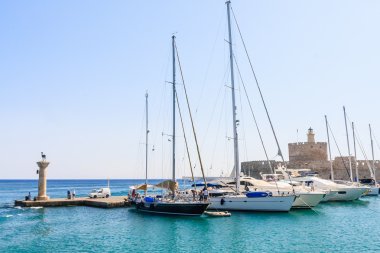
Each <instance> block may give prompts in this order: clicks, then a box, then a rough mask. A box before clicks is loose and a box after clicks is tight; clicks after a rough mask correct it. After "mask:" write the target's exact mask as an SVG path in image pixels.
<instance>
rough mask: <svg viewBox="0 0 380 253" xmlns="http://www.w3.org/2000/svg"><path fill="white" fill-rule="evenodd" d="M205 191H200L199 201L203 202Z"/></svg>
mask: <svg viewBox="0 0 380 253" xmlns="http://www.w3.org/2000/svg"><path fill="white" fill-rule="evenodd" d="M203 197H204V196H203V190H200V191H199V201H202V200H203Z"/></svg>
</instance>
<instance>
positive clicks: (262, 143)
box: [233, 55, 294, 193]
mask: <svg viewBox="0 0 380 253" xmlns="http://www.w3.org/2000/svg"><path fill="white" fill-rule="evenodd" d="M233 58H234V60H235V65H236V69H237V70H238V73H239V77H240V81H241V83H242V84H243V88H244V93H245V96H246V98H247V101H248V105H249V108H250V110H251V114H252V117H253V120H254V122H255V125H256V129H257V132H258V134H259V136H260V141H261V146H262V147H263V150H264V153H265V157H266V158H267V162H268V165H269V168H270V170H271V171H272V173H273V174H275V172H274V170H273V168H272V165H271V163H270V161H269V158H268V154H267V150H266V148H265V145H264V140H263V138H262V136H261V132H260V128H259V125H258V123H257V120H256V117H255V114H254V113H253V109H252V105H251V100H250V99H249V96H248V93H247V89H246V88H245V83H244V81H243V77H242V75H241V72H240V68H239V65H238V64H237V61H236V57H235V55H233ZM274 182H275V184H276V188H277V192H278V193H280V190H279V188H278V185H277V180H274ZM292 189H293V192H294V188H293V186H292Z"/></svg>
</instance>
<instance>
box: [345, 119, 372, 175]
mask: <svg viewBox="0 0 380 253" xmlns="http://www.w3.org/2000/svg"><path fill="white" fill-rule="evenodd" d="M346 117H347V118H348V120H349V121H350V122H352V121H351V119H350V117H349V116H348V114H347V113H346ZM354 131H355V137H356V138H355V139H356V140H357V141H358V143H359V147H360V150H361V151H362V154H363V156H364V159H365V160H366V164H367V166H368V170H369V172H370V174H371V177H373V175H374V168H373V166H371V165H370V163H369V159H368V157H367V153H366V152H365V149H364V146H363V144H362V141H361V139H360V136H359V132H357V130H356V129H354ZM354 141H355V140H354ZM355 159H356V157H355ZM356 166H357V161H356ZM358 180H359V179H358Z"/></svg>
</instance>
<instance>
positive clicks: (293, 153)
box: [288, 127, 329, 169]
mask: <svg viewBox="0 0 380 253" xmlns="http://www.w3.org/2000/svg"><path fill="white" fill-rule="evenodd" d="M288 150H289V164H288V167H289V168H300V167H302V168H309V169H316V168H319V167H329V161H328V158H327V143H326V142H315V134H314V131H313V129H312V128H311V127H310V128H309V130H308V132H307V142H297V143H289V144H288Z"/></svg>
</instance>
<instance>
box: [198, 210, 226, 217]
mask: <svg viewBox="0 0 380 253" xmlns="http://www.w3.org/2000/svg"><path fill="white" fill-rule="evenodd" d="M204 214H206V215H208V216H211V217H230V216H231V213H230V212H227V211H223V212H210V211H205V212H204Z"/></svg>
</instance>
